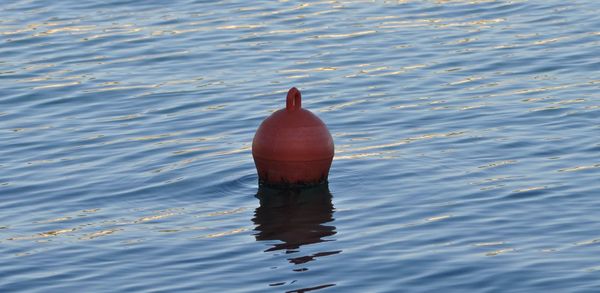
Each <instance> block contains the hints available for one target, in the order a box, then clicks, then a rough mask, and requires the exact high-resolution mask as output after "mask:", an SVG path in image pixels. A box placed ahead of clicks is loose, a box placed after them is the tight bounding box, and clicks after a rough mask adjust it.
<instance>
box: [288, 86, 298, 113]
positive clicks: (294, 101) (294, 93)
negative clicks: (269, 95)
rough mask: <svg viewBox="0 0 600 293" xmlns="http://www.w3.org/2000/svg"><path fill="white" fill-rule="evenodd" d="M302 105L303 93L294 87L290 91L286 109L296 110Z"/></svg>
mask: <svg viewBox="0 0 600 293" xmlns="http://www.w3.org/2000/svg"><path fill="white" fill-rule="evenodd" d="M301 107H302V94H300V91H299V90H298V89H297V88H295V87H293V88H291V89H290V90H289V91H288V94H287V100H286V103H285V109H286V110H288V111H295V110H298V109H300V108H301Z"/></svg>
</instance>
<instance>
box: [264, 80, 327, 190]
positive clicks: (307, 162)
mask: <svg viewBox="0 0 600 293" xmlns="http://www.w3.org/2000/svg"><path fill="white" fill-rule="evenodd" d="M301 106H302V96H301V95H300V91H299V90H298V89H296V88H295V87H293V88H291V89H290V90H289V91H288V94H287V102H286V107H285V109H281V110H278V111H276V112H275V113H273V114H272V115H271V116H270V117H268V118H267V119H265V121H263V122H262V124H261V125H260V126H259V127H258V130H257V131H256V134H255V135H254V140H253V141H252V156H253V157H254V164H255V165H256V170H257V171H258V180H259V183H260V184H261V185H271V186H279V187H295V186H305V185H315V184H319V183H324V182H327V176H328V174H329V168H330V167H331V161H332V160H333V138H332V137H331V134H329V130H327V126H325V124H324V123H323V121H321V119H319V117H317V116H316V115H315V114H313V113H312V112H310V111H308V110H306V109H302V107H301Z"/></svg>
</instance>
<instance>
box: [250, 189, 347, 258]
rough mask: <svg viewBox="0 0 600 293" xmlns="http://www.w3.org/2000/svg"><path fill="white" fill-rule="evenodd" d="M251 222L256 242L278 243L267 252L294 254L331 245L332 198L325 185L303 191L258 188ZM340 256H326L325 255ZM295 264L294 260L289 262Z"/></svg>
mask: <svg viewBox="0 0 600 293" xmlns="http://www.w3.org/2000/svg"><path fill="white" fill-rule="evenodd" d="M256 197H257V198H258V199H259V200H260V206H259V207H258V208H256V211H255V215H254V218H253V219H252V221H253V222H254V223H255V224H256V228H255V231H257V233H256V234H254V236H255V237H256V240H257V241H273V240H278V241H281V243H277V244H274V245H272V247H270V248H269V249H267V250H265V252H268V251H275V250H286V253H291V252H296V251H297V249H298V248H300V246H302V245H306V244H313V243H319V242H323V241H331V240H333V239H328V238H327V237H330V236H332V235H335V234H336V228H335V226H332V225H326V223H330V222H333V220H334V218H333V211H334V207H333V203H332V201H331V199H332V195H331V193H330V191H329V186H328V185H327V184H322V185H318V186H315V187H312V188H304V189H273V188H268V187H260V188H259V190H258V193H257V194H256ZM335 253H339V251H336V252H332V253H325V255H329V254H335ZM290 261H291V262H294V260H292V259H291V260H290Z"/></svg>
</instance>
